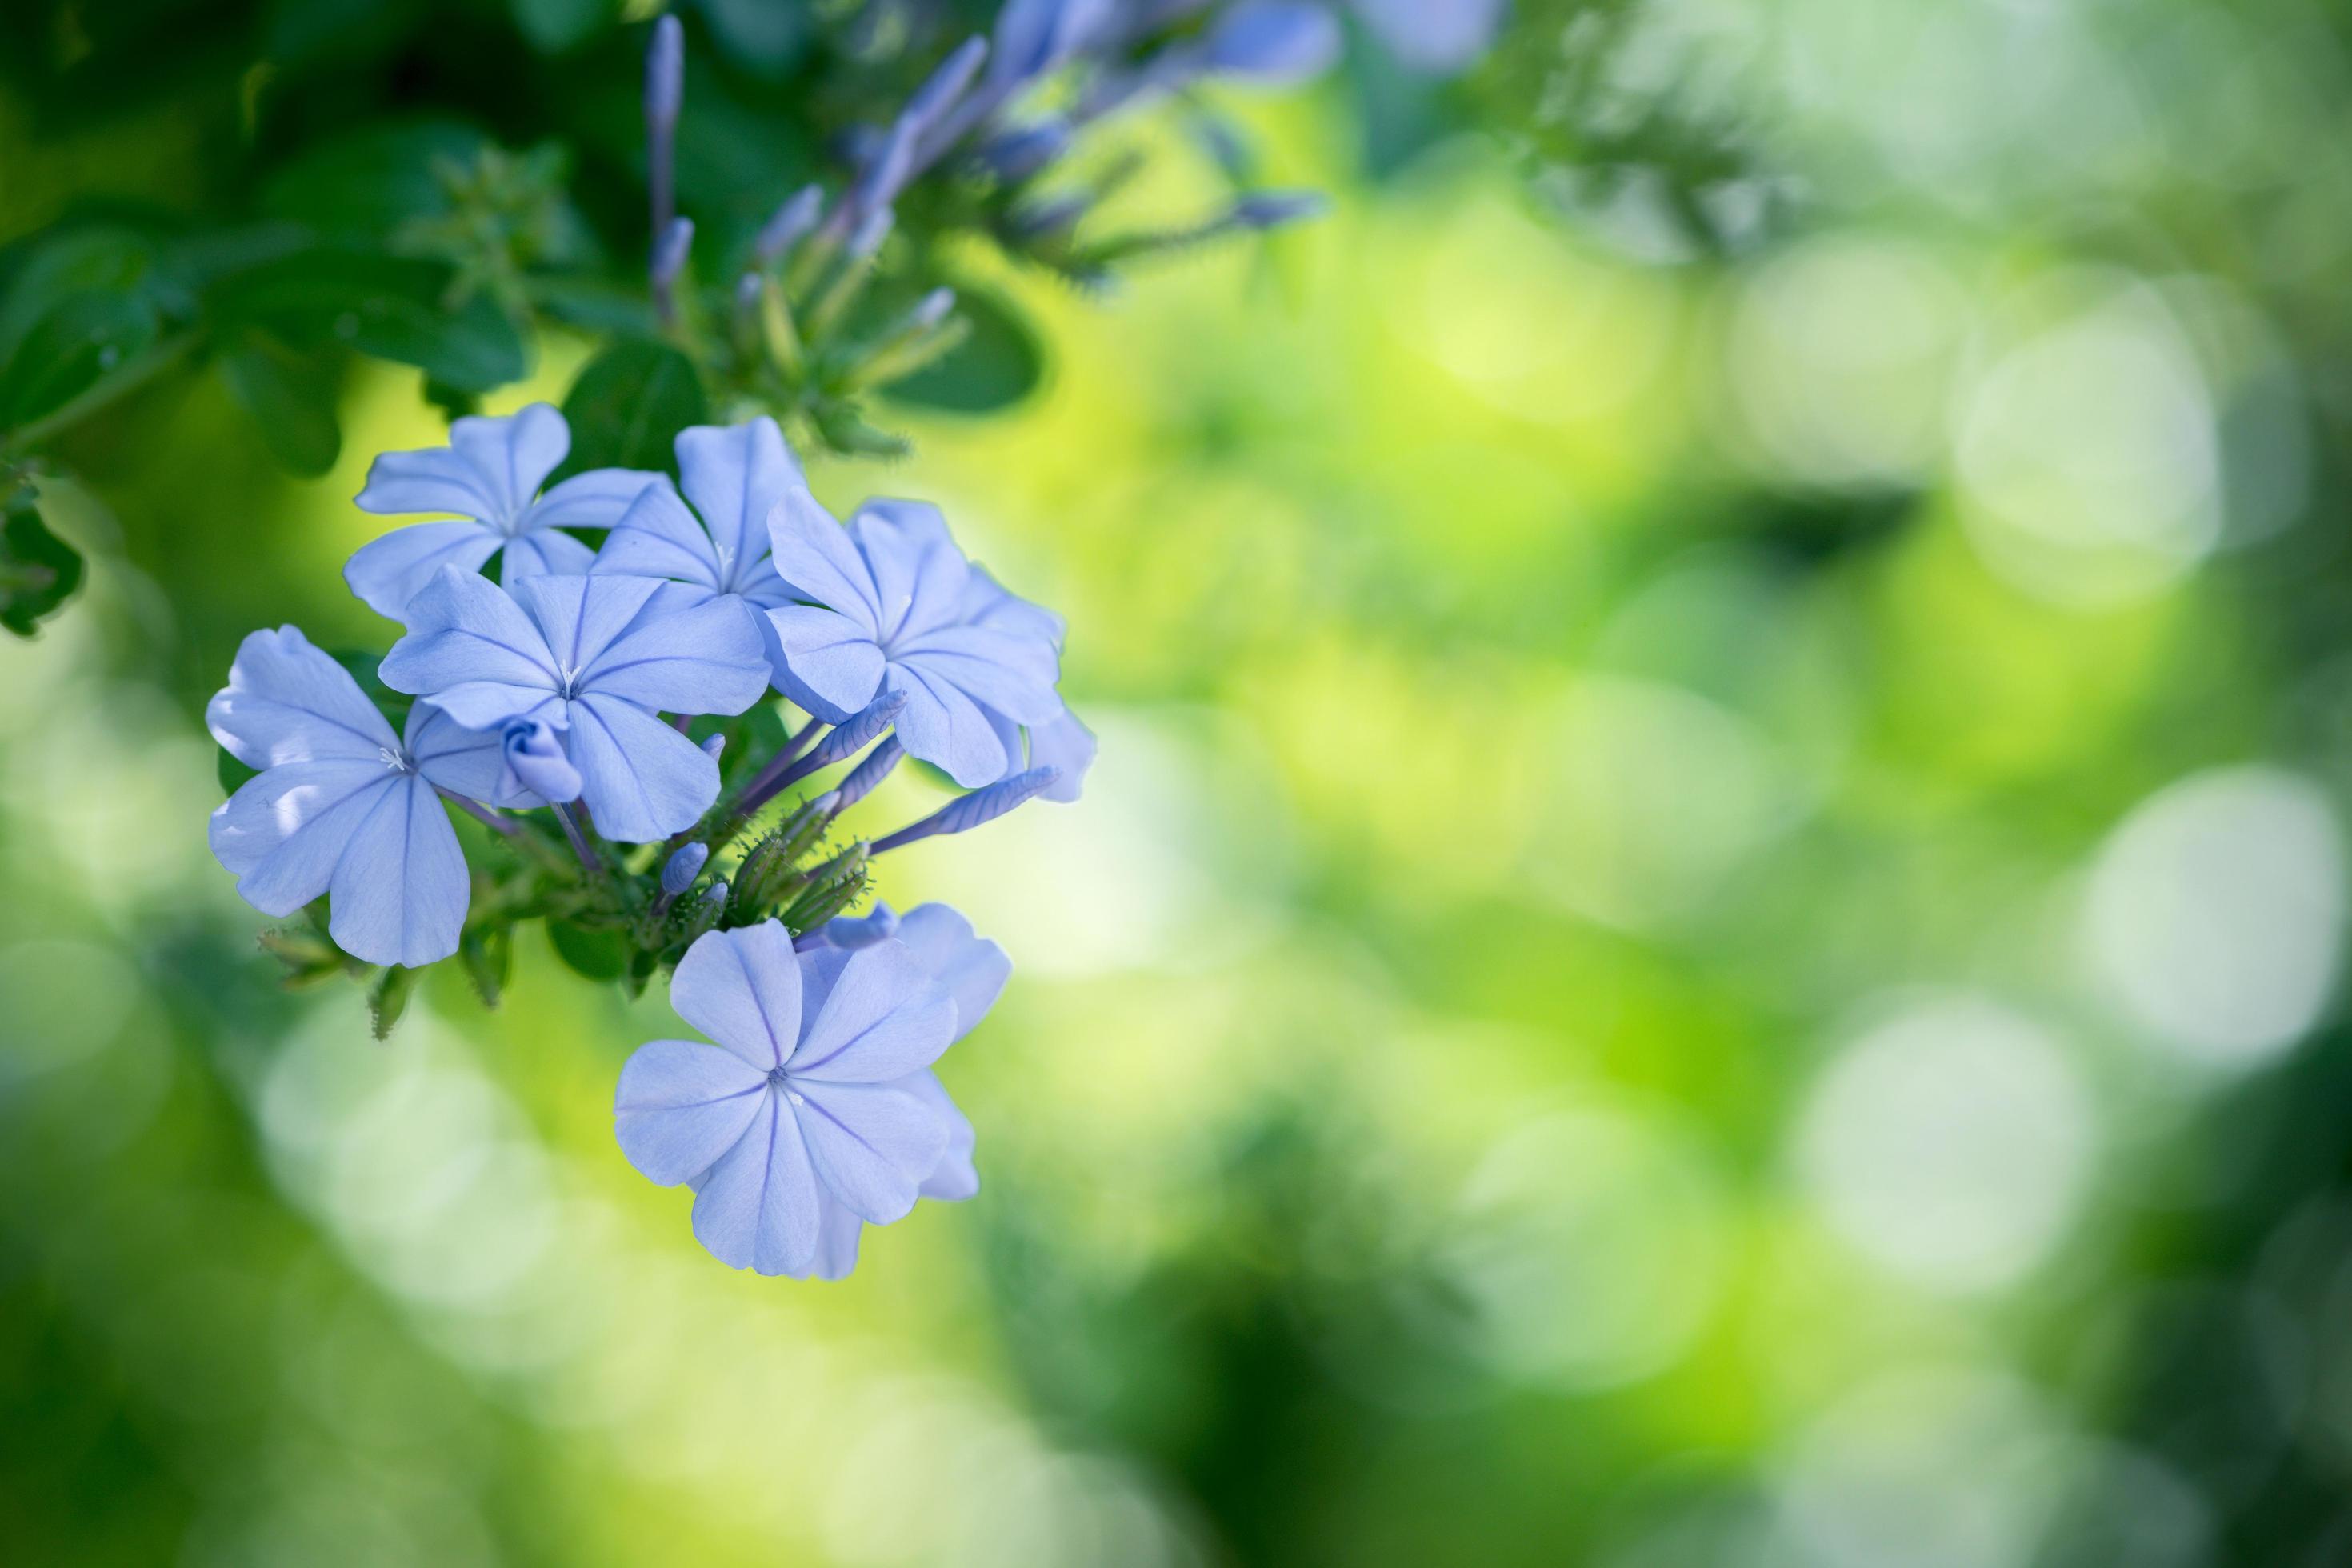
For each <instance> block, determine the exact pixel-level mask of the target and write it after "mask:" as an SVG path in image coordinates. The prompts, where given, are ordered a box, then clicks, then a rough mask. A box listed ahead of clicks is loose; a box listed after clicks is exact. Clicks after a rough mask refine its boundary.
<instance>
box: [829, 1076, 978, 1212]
mask: <svg viewBox="0 0 2352 1568" xmlns="http://www.w3.org/2000/svg"><path fill="white" fill-rule="evenodd" d="M793 1092H795V1093H797V1094H798V1095H799V1096H800V1097H801V1098H800V1100H799V1101H798V1103H796V1104H794V1105H793V1115H794V1117H795V1118H796V1119H797V1120H798V1121H799V1122H800V1128H801V1135H802V1136H803V1138H805V1139H806V1140H807V1141H808V1152H809V1159H810V1162H811V1163H813V1164H814V1166H815V1167H816V1174H817V1179H818V1180H820V1181H822V1182H823V1183H824V1185H825V1187H826V1189H827V1190H828V1191H830V1192H831V1193H832V1194H833V1195H834V1196H835V1198H837V1199H839V1200H840V1201H841V1203H842V1205H843V1206H845V1207H846V1208H847V1209H848V1210H849V1212H850V1213H852V1214H854V1215H856V1216H857V1217H858V1218H860V1219H862V1220H864V1221H865V1222H866V1224H868V1225H888V1224H890V1223H892V1222H893V1221H895V1220H900V1219H904V1218H906V1216H907V1211H908V1210H909V1209H911V1208H913V1207H914V1206H915V1198H916V1195H917V1193H918V1191H919V1188H920V1187H921V1185H922V1183H923V1179H924V1178H925V1177H926V1176H929V1174H930V1173H931V1172H932V1171H933V1170H934V1169H936V1168H937V1167H938V1165H939V1163H940V1155H941V1154H943V1153H945V1152H947V1144H948V1128H947V1123H946V1122H944V1121H941V1120H940V1116H939V1113H938V1112H937V1111H935V1110H932V1109H931V1108H930V1107H929V1105H926V1104H924V1103H923V1101H922V1100H920V1099H919V1098H917V1097H916V1096H915V1095H912V1094H909V1093H908V1092H907V1091H906V1090H905V1089H901V1088H898V1087H897V1086H896V1085H892V1084H878V1083H824V1082H802V1081H801V1080H799V1079H794V1080H793Z"/></svg>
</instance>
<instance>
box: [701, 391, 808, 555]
mask: <svg viewBox="0 0 2352 1568" xmlns="http://www.w3.org/2000/svg"><path fill="white" fill-rule="evenodd" d="M677 471H678V481H679V484H680V485H681V487H682V488H683V489H685V491H686V497H687V500H690V501H692V502H693V503H694V510H696V511H697V512H698V513H700V514H701V517H702V523H703V527H704V529H705V530H706V531H708V532H709V537H710V540H711V542H712V545H713V547H714V549H715V550H716V552H717V555H716V559H717V561H718V563H719V567H720V572H719V576H718V577H717V578H715V579H714V580H713V585H714V586H724V587H731V586H734V585H736V584H738V583H740V582H741V581H745V580H747V579H748V575H749V571H750V568H751V564H752V563H754V562H756V561H757V560H758V559H759V558H760V557H761V556H763V555H766V554H767V553H768V552H769V550H770V548H771V546H770V544H769V542H768V513H769V512H770V511H772V510H774V509H775V505H776V503H777V502H778V501H780V500H782V499H783V498H784V495H785V492H786V491H787V490H792V489H801V490H805V489H807V481H806V480H805V479H803V478H802V476H801V466H800V464H798V463H797V462H794V461H793V455H792V453H791V451H790V450H789V449H787V448H786V447H785V446H784V437H783V432H782V431H781V430H779V429H777V428H776V422H775V421H774V420H772V419H770V418H768V417H766V416H764V415H763V416H760V417H758V418H755V419H749V420H746V421H744V422H743V423H742V424H740V425H733V426H724V427H721V426H696V427H694V428H692V429H690V430H685V431H681V432H680V433H679V435H678V437H677Z"/></svg>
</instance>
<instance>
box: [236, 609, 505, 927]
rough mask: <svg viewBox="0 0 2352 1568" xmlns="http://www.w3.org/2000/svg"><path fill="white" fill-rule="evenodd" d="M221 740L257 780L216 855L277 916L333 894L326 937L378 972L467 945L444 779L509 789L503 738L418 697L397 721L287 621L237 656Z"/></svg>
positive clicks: (240, 800)
mask: <svg viewBox="0 0 2352 1568" xmlns="http://www.w3.org/2000/svg"><path fill="white" fill-rule="evenodd" d="M205 723H206V725H207V726H208V727H209V728H210V729H211V731H212V732H213V737H214V738H215V740H217V741H219V742H220V743H221V744H222V745H223V746H225V747H226V748H227V749H228V752H229V754H230V755H232V756H234V757H236V759H237V761H239V762H241V763H245V764H246V765H247V767H254V768H259V769H260V770H261V772H260V773H258V774H257V775H256V776H254V777H253V778H251V779H248V780H247V781H246V783H245V784H244V786H243V787H242V788H240V789H239V790H238V791H237V792H236V794H235V795H231V796H230V797H229V798H228V800H227V801H226V802H225V803H224V804H223V805H221V806H220V807H219V808H218V809H217V810H215V812H214V813H213V816H212V847H213V854H214V855H215V857H217V858H219V860H220V863H221V865H222V866H224V867H225V868H227V869H228V870H229V872H230V873H231V874H233V875H234V876H235V877H236V879H237V883H236V890H237V892H238V893H239V894H240V895H242V896H243V897H244V899H245V900H246V901H247V903H250V904H251V905H253V906H254V907H255V908H256V909H257V910H261V912H262V913H264V914H267V915H275V916H285V915H290V914H292V913H293V912H294V911H295V910H299V909H300V908H301V907H302V906H303V905H305V904H307V903H309V902H310V901H311V900H313V899H316V898H317V897H318V896H319V895H320V894H321V893H324V894H327V895H328V897H329V899H330V900H331V911H330V917H329V920H328V923H327V929H328V931H329V932H330V934H331V935H332V936H333V937H334V939H335V942H336V944H337V945H338V946H340V947H341V948H342V950H343V951H344V952H348V953H350V954H351V955H352V957H354V958H359V959H363V960H365V961H366V962H368V963H386V964H391V963H404V964H407V965H409V966H411V967H412V968H413V967H415V966H417V965H420V964H426V963H433V962H434V961H435V960H436V959H442V958H446V957H448V956H449V955H450V954H451V953H453V952H457V935H458V931H459V930H460V928H462V927H463V926H464V924H465V921H466V902H467V877H466V858H465V856H464V854H463V853H462V852H461V851H460V850H459V849H458V847H457V833H456V831H455V830H454V829H453V828H451V826H449V816H448V812H447V810H446V808H445V807H444V806H443V805H442V804H441V800H440V796H439V795H437V794H436V791H435V786H436V784H437V785H440V786H441V787H443V788H446V789H448V790H450V791H452V792H453V793H456V794H458V795H468V796H471V797H473V798H475V799H478V800H488V799H490V798H492V797H493V796H495V795H497V794H498V780H499V771H500V768H501V766H502V763H501V761H500V757H499V738H498V737H497V736H495V735H483V734H478V733H475V732H473V731H467V730H465V729H462V728H460V727H459V726H458V725H457V723H456V721H453V720H452V719H450V717H449V716H448V715H447V714H446V713H445V712H443V711H442V710H439V709H437V708H434V707H431V706H429V705H427V704H425V703H422V702H420V703H417V704H416V705H415V707H414V708H412V709H411V710H409V715H408V724H407V732H406V734H405V735H404V736H394V734H393V732H392V726H391V725H390V724H389V723H387V722H385V721H384V717H383V714H382V713H381V712H379V711H377V710H376V707H375V704H373V702H370V701H369V700H367V697H366V695H365V694H364V693H362V691H361V690H360V688H359V683H358V682H357V681H355V680H353V679H352V677H351V674H350V672H349V671H347V670H346V669H344V668H343V667H342V666H341V665H339V664H337V663H336V662H335V661H334V660H333V659H331V658H328V657H327V656H326V655H325V654H323V653H321V652H320V651H319V650H318V649H317V648H316V647H312V646H311V645H310V640H309V639H308V638H306V637H303V635H302V634H301V632H299V630H297V629H296V628H294V627H292V626H280V627H278V630H276V631H274V632H267V631H264V632H255V633H254V634H253V635H252V636H251V637H247V638H246V639H245V642H244V644H243V645H242V646H241V647H238V649H237V652H236V662H235V663H234V664H232V665H231V666H230V667H229V674H228V686H227V689H225V690H223V691H222V692H220V693H219V694H218V695H216V696H215V697H214V699H213V700H212V702H211V704H210V706H208V707H207V708H206V709H205Z"/></svg>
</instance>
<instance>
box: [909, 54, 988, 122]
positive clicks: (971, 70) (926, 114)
mask: <svg viewBox="0 0 2352 1568" xmlns="http://www.w3.org/2000/svg"><path fill="white" fill-rule="evenodd" d="M986 58H988V40H987V39H986V38H981V37H971V38H966V39H965V40H964V41H963V43H962V45H961V47H959V48H957V50H956V51H955V52H954V53H953V54H951V55H950V56H948V58H946V59H943V60H941V61H940V65H939V68H938V69H937V70H935V71H933V72H931V74H930V76H929V78H927V79H925V80H924V82H923V85H922V86H920V87H919V88H917V89H915V95H914V96H913V97H912V98H909V99H908V100H907V107H906V108H905V109H904V110H901V111H900V113H899V115H898V120H899V123H901V124H903V125H906V126H908V127H909V128H910V129H911V130H912V131H913V132H914V136H915V139H917V140H919V139H920V138H921V137H922V134H923V132H927V131H929V129H930V128H931V127H932V126H934V125H936V124H938V123H939V122H940V117H941V116H943V115H944V114H946V113H947V111H948V110H950V109H952V108H954V107H955V102H956V100H958V99H960V98H961V97H962V96H963V94H964V89H966V88H968V87H970V86H971V79H972V78H973V77H974V76H976V75H978V74H979V72H980V62H981V61H982V60H984V59H986Z"/></svg>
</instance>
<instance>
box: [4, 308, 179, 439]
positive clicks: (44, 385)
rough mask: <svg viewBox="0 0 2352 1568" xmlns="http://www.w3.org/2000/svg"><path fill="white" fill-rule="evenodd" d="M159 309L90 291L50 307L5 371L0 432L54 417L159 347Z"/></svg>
mask: <svg viewBox="0 0 2352 1568" xmlns="http://www.w3.org/2000/svg"><path fill="white" fill-rule="evenodd" d="M156 331H157V324H156V321H155V308H154V306H153V305H152V303H150V302H149V301H148V300H146V299H145V298H144V297H143V296H142V295H139V294H126V293H119V292H114V291H110V290H100V289H85V290H83V291H81V292H79V293H75V294H68V295H66V296H65V297H64V298H63V299H60V300H58V302H57V303H56V304H54V305H52V306H50V307H49V309H48V310H46V311H45V312H43V313H42V314H41V315H40V316H39V317H38V318H37V320H35V321H34V322H33V323H32V325H31V326H30V327H28V328H27V329H26V331H25V334H24V336H23V337H21V338H20V339H18V340H17V342H16V352H15V353H11V354H10V355H9V356H8V360H7V363H6V365H5V368H0V429H13V428H16V427H17V426H24V425H29V424H31V423H32V422H33V421H34V420H36V419H38V418H40V417H41V416H43V415H45V414H52V413H55V412H56V411H57V410H58V409H59V408H62V407H64V406H65V405H67V404H68V403H70V402H72V401H73V400H74V399H75V398H77V397H79V396H80V395H82V394H83V393H85V392H88V391H89V389H90V388H91V387H93V386H95V385H97V384H98V382H99V380H100V377H102V376H104V375H106V374H109V373H110V372H111V371H115V370H118V369H121V367H123V366H124V365H126V364H128V363H130V362H131V361H132V360H134V359H136V358H137V357H138V356H139V355H140V354H142V353H145V352H146V351H147V349H149V348H150V347H152V345H153V343H154V342H155V334H156Z"/></svg>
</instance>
